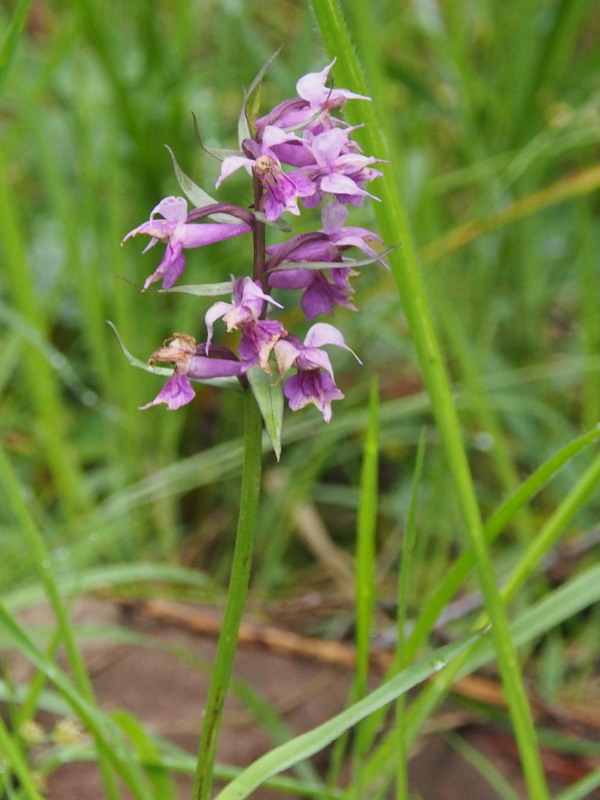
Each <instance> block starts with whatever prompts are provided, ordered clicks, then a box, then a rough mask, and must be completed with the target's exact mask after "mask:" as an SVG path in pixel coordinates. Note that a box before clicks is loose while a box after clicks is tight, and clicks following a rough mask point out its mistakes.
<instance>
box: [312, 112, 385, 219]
mask: <svg viewBox="0 0 600 800" xmlns="http://www.w3.org/2000/svg"><path fill="white" fill-rule="evenodd" d="M309 141H310V145H311V149H312V152H313V155H314V157H315V161H316V164H315V165H314V166H312V167H306V168H305V170H304V172H305V173H306V175H307V176H308V178H309V179H310V180H311V181H312V182H313V183H314V184H316V186H317V190H316V191H315V192H314V193H313V194H311V195H310V196H309V197H306V198H304V205H305V206H306V208H315V207H316V206H318V205H319V203H320V202H321V201H322V200H323V196H324V194H326V193H329V194H332V195H334V197H337V198H338V200H340V201H341V202H343V203H352V205H362V203H363V201H364V198H365V197H372V198H373V199H374V200H379V198H378V197H375V195H372V194H370V193H369V192H367V191H366V189H363V188H362V187H363V185H364V184H365V183H367V182H368V181H371V180H373V179H374V178H378V177H380V176H381V175H382V174H383V173H382V172H380V171H379V170H377V169H372V168H371V167H370V166H369V165H370V164H377V163H380V159H378V158H375V157H373V156H363V155H361V154H360V153H357V152H356V145H355V144H354V143H353V142H351V141H350V139H349V138H348V131H347V130H343V129H342V128H331V129H330V130H326V131H323V132H322V133H319V134H317V135H316V136H312V137H311V138H310V139H309Z"/></svg>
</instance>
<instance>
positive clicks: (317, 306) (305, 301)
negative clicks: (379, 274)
mask: <svg viewBox="0 0 600 800" xmlns="http://www.w3.org/2000/svg"><path fill="white" fill-rule="evenodd" d="M347 216H348V210H347V209H346V208H345V207H344V206H343V205H342V204H341V203H339V202H338V201H337V200H335V199H334V200H332V201H331V202H330V203H327V205H325V206H324V207H323V209H322V212H321V219H322V222H323V228H322V229H321V231H319V232H318V233H313V234H310V233H306V234H300V235H299V236H295V237H293V238H292V239H290V240H289V241H287V242H284V243H283V244H277V245H273V246H272V247H268V248H267V252H268V253H269V255H270V256H271V257H270V259H269V260H268V261H267V271H268V282H269V286H271V287H273V288H278V289H305V292H304V293H303V295H302V299H301V301H300V305H301V307H302V310H303V311H304V313H305V315H306V318H307V319H308V320H309V321H310V320H312V319H314V318H315V317H316V316H318V315H319V314H329V315H332V314H333V309H334V308H347V309H350V310H351V311H356V310H357V309H356V306H354V305H353V304H352V303H351V302H350V296H351V295H352V294H353V292H354V290H353V288H352V286H351V285H350V281H349V279H350V278H351V277H353V276H354V275H356V274H357V273H356V272H355V271H354V270H353V269H351V268H349V267H345V266H342V265H341V264H340V265H339V266H338V263H337V262H342V253H343V251H344V250H346V249H347V248H349V247H358V248H359V249H360V250H362V251H363V252H364V253H366V254H367V255H368V256H371V257H373V258H374V257H376V256H377V253H376V251H375V250H373V248H372V247H371V245H370V242H373V241H377V242H380V243H382V240H381V238H380V237H379V236H377V234H376V233H373V231H369V230H367V229H366V228H359V227H355V226H352V227H347V228H345V227H344V222H345V221H346V217H347ZM286 261H331V262H332V269H331V271H330V277H331V279H332V280H331V281H329V280H328V279H327V277H326V276H325V273H324V272H323V271H318V270H311V269H303V268H299V269H275V267H277V266H280V265H285V263H286ZM382 263H384V265H385V266H387V265H386V264H385V262H382ZM334 264H335V266H334Z"/></svg>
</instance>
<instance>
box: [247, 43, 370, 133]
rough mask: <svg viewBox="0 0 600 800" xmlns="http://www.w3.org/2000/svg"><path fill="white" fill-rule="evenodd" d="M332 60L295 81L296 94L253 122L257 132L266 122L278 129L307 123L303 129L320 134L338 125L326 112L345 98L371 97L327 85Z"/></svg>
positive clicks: (343, 102)
mask: <svg viewBox="0 0 600 800" xmlns="http://www.w3.org/2000/svg"><path fill="white" fill-rule="evenodd" d="M334 64H335V59H333V61H332V62H331V64H328V65H327V66H326V67H325V68H324V69H322V70H321V71H320V72H309V73H308V75H304V76H303V77H302V78H300V80H299V81H298V82H297V83H296V91H297V92H298V95H299V97H298V98H297V99H293V100H284V101H283V103H279V105H277V106H275V108H274V109H273V110H272V111H271V112H269V114H267V115H265V116H264V117H261V118H260V119H259V120H257V122H256V130H257V131H258V132H259V133H260V132H261V131H262V130H264V128H265V127H266V126H267V125H277V126H279V127H280V128H296V127H298V126H301V125H303V124H304V123H307V125H306V129H307V130H312V131H314V132H315V133H319V132H320V131H322V130H327V129H329V128H332V127H334V126H336V125H339V124H340V121H339V120H337V119H335V118H332V117H331V116H330V114H329V112H330V111H332V110H333V109H334V108H342V107H343V106H344V105H345V103H346V100H353V99H356V100H370V99H371V98H370V97H365V96H364V95H362V94H355V93H354V92H350V91H348V90H347V89H334V88H329V87H327V86H326V83H327V79H328V78H329V72H330V70H331V68H332V67H333V65H334Z"/></svg>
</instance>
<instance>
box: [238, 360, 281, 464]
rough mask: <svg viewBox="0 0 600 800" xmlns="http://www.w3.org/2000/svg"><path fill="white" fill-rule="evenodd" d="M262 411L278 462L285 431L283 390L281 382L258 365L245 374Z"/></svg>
mask: <svg viewBox="0 0 600 800" xmlns="http://www.w3.org/2000/svg"><path fill="white" fill-rule="evenodd" d="M245 374H246V377H247V378H248V382H249V383H250V388H251V390H252V394H253V395H254V398H255V400H256V402H257V404H258V407H259V409H260V413H261V416H262V418H263V422H264V423H265V428H266V430H267V433H268V435H269V439H270V440H271V444H272V445H273V452H274V453H275V457H276V459H277V461H279V459H280V457H281V432H282V429H283V388H282V384H281V381H280V380H279V379H278V378H277V377H274V376H273V375H269V374H267V373H266V372H265V370H264V369H263V368H262V367H261V366H260V364H256V365H255V366H253V367H250V369H249V370H248V371H247V372H246V373H245Z"/></svg>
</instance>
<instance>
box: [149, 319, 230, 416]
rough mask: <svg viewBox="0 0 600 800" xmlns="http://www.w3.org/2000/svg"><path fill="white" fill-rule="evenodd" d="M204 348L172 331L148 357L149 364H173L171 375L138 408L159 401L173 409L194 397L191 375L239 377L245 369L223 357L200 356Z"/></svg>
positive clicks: (156, 403) (198, 378) (194, 376)
mask: <svg viewBox="0 0 600 800" xmlns="http://www.w3.org/2000/svg"><path fill="white" fill-rule="evenodd" d="M203 350H204V348H203V347H201V346H197V345H196V341H195V340H194V339H193V337H191V336H187V335H186V334H184V333H174V334H173V336H172V337H171V338H170V339H167V341H166V342H165V343H164V346H163V347H160V348H159V349H158V350H156V351H155V352H154V353H153V354H152V355H151V356H150V358H149V359H148V363H149V364H153V363H155V362H156V361H158V362H166V363H169V364H174V365H175V370H174V372H173V375H172V376H171V377H170V378H169V380H168V381H167V383H166V384H165V386H164V387H163V388H162V389H161V391H160V392H159V393H158V394H157V396H156V397H155V398H154V400H152V401H151V402H150V403H146V405H145V406H140V409H142V410H143V409H146V408H150V406H156V405H158V404H159V403H165V404H166V405H167V407H168V408H169V409H170V410H171V411H173V410H175V409H176V408H180V407H181V406H183V405H185V404H186V403H189V402H190V400H192V399H193V398H194V396H195V392H194V390H193V389H192V385H191V383H190V378H192V379H196V380H205V379H207V378H226V377H232V376H239V375H241V374H242V373H243V372H244V371H245V367H244V365H243V364H242V363H241V362H240V361H236V360H233V358H234V357H233V353H232V354H231V356H232V358H231V359H224V358H209V357H208V356H206V355H200V353H199V351H200V352H202V351H203Z"/></svg>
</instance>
